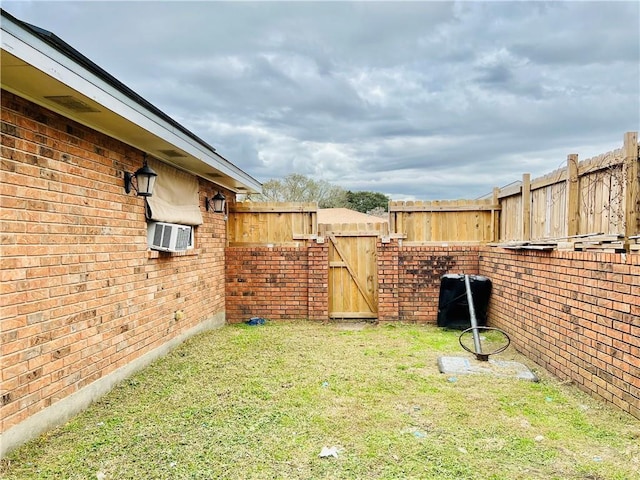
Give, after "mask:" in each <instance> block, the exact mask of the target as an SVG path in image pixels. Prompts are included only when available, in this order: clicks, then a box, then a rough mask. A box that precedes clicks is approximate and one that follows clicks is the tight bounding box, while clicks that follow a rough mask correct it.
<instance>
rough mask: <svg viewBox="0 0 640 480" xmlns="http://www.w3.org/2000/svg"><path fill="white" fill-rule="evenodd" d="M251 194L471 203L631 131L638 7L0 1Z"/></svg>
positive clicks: (639, 84) (639, 94) (639, 49)
mask: <svg viewBox="0 0 640 480" xmlns="http://www.w3.org/2000/svg"><path fill="white" fill-rule="evenodd" d="M2 8H4V9H5V10H7V11H8V12H9V13H11V14H12V15H14V16H16V17H17V18H19V19H20V20H24V21H26V22H29V23H32V24H35V25H37V26H39V27H42V28H45V29H47V30H49V31H51V32H53V33H54V34H56V35H57V36H59V37H60V38H62V39H63V40H64V41H66V42H67V43H69V44H70V45H71V46H73V47H74V48H76V49H77V50H79V51H80V52H81V53H82V54H84V55H85V56H87V57H89V58H90V59H91V60H93V61H94V62H95V63H97V64H98V65H100V66H101V67H102V68H104V69H105V70H107V71H108V72H109V73H111V74H112V75H114V76H115V77H116V78H118V79H119V80H121V81H122V82H123V83H125V84H126V85H127V86H129V87H130V88H132V89H133V90H135V91H136V92H137V93H138V94H140V95H141V96H143V97H144V98H146V99H147V100H149V101H150V102H151V103H153V104H154V105H155V106H157V107H158V108H160V109H161V110H163V111H164V112H165V113H167V114H169V115H170V116H172V117H173V118H174V119H176V120H177V121H178V122H180V123H182V124H183V125H184V126H185V127H187V128H188V129H189V130H191V131H192V132H194V133H195V134H197V135H198V136H200V137H201V138H203V139H204V140H206V141H207V142H208V143H210V144H211V145H213V146H214V147H216V149H217V150H218V152H220V153H221V154H222V155H224V156H225V157H226V158H227V159H229V160H230V161H232V162H233V163H235V164H236V165H238V166H239V167H240V168H242V169H243V170H244V171H246V172H247V173H248V174H250V175H252V176H253V177H255V178H256V179H257V180H259V181H261V182H264V181H266V180H269V179H272V178H281V177H284V176H286V175H289V174H291V173H300V174H303V175H307V176H310V177H313V178H315V179H322V180H326V181H328V182H330V183H333V184H335V185H339V186H342V187H344V188H345V189H349V190H353V191H359V190H368V191H375V192H382V193H384V194H387V195H389V196H390V197H391V198H392V199H394V200H406V199H423V200H434V199H456V198H477V197H479V196H481V195H484V194H487V193H489V192H490V191H491V190H492V188H493V187H494V186H498V187H500V186H504V185H507V184H509V183H511V182H513V181H517V180H519V179H521V178H522V174H523V173H531V174H532V176H533V177H534V178H535V177H536V176H540V175H543V174H545V173H548V172H551V171H552V170H555V169H556V168H558V167H561V166H563V165H564V164H565V163H566V157H567V155H568V154H570V153H578V154H579V156H580V159H586V158H590V157H592V156H595V155H598V154H600V153H605V152H607V151H610V150H614V149H616V148H619V147H621V145H622V139H623V135H624V132H626V131H637V130H638V129H639V128H640V34H639V31H638V30H639V29H638V26H639V25H640V3H639V2H637V1H628V2H609V1H603V2H593V1H589V2H576V1H572V2H559V1H553V2H539V1H527V2H498V1H493V2H480V1H464V2H430V1H423V2H396V1H392V2H355V3H347V2H336V1H325V2H214V1H199V2H187V1H183V2H164V1H141V2H121V1H119V2H114V1H111V2H93V1H82V2H65V1H55V2H54V1H49V2H43V1H19V2H16V1H8V0H3V1H2Z"/></svg>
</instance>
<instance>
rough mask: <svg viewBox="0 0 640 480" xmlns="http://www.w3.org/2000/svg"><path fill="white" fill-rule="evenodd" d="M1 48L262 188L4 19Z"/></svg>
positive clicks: (205, 160) (160, 135)
mask: <svg viewBox="0 0 640 480" xmlns="http://www.w3.org/2000/svg"><path fill="white" fill-rule="evenodd" d="M2 48H3V49H4V50H6V51H7V52H9V53H11V54H12V55H14V56H16V57H17V58H19V59H21V60H23V61H24V62H26V63H28V64H30V65H32V66H33V67H35V68H37V69H38V70H40V71H42V72H43V73H45V74H47V75H49V76H51V77H53V78H55V79H56V80H58V81H60V82H62V83H63V84H65V85H67V86H68V87H69V88H72V89H73V90H75V91H77V92H79V93H81V94H83V95H85V96H87V97H88V98H90V99H92V100H94V101H95V102H97V103H99V104H100V105H102V106H103V107H104V108H106V109H108V110H111V111H112V112H114V113H116V114H117V115H120V116H121V117H123V118H125V119H127V120H128V121H130V122H132V123H135V124H136V125H139V126H140V127H142V128H144V129H145V130H147V131H148V132H150V133H152V134H154V135H156V136H158V137H160V138H162V139H164V140H166V141H167V142H169V143H171V144H172V145H175V146H176V147H177V148H179V149H181V150H183V151H185V152H188V153H189V154H191V155H193V156H194V157H196V158H198V159H200V160H201V161H203V162H204V163H206V164H208V165H209V166H211V167H213V168H215V169H217V170H219V171H220V172H222V173H224V174H226V175H228V176H230V177H231V178H233V179H235V180H237V181H239V182H241V183H243V184H246V185H248V186H250V187H252V188H254V189H257V190H260V189H261V185H260V184H259V183H258V182H257V181H256V180H255V179H253V178H251V177H250V176H249V175H248V174H246V173H245V172H243V171H242V170H240V169H239V168H238V167H236V166H235V165H233V164H232V163H230V162H229V161H228V160H226V159H224V158H223V157H220V156H219V155H218V154H217V153H215V152H214V151H213V150H212V149H210V148H207V147H206V146H205V145H202V144H201V143H198V142H196V141H195V140H193V139H191V138H189V137H188V136H186V135H185V134H184V133H183V132H181V131H179V130H177V129H176V128H175V127H174V126H173V125H171V124H169V123H167V122H165V121H164V120H162V119H161V118H159V117H158V116H157V115H155V114H154V113H153V112H150V111H149V110H147V109H145V108H144V107H142V106H141V105H139V104H138V103H136V102H135V101H133V100H132V99H130V98H129V97H127V96H126V95H124V94H123V93H122V92H120V91H119V90H117V89H116V88H114V87H113V86H111V85H109V84H108V83H106V82H105V81H104V80H102V79H101V78H99V77H98V76H96V75H95V74H93V73H91V72H88V71H86V70H85V69H84V68H83V67H81V66H79V65H78V64H77V63H76V62H74V61H73V60H72V59H70V58H69V57H67V56H66V55H64V54H62V53H61V52H59V51H58V50H56V49H55V48H53V47H51V46H50V45H48V44H47V43H46V42H44V41H43V40H41V39H40V38H38V37H36V36H34V35H32V34H30V33H29V32H27V31H25V30H24V29H23V28H22V27H20V26H19V25H16V24H15V23H13V22H11V21H10V20H8V19H7V18H3V19H2Z"/></svg>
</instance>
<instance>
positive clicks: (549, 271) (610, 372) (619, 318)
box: [480, 247, 640, 418]
mask: <svg viewBox="0 0 640 480" xmlns="http://www.w3.org/2000/svg"><path fill="white" fill-rule="evenodd" d="M480 273H481V274H482V275H486V276H487V277H489V278H490V279H491V281H492V283H493V292H492V296H491V300H490V305H489V319H490V324H491V325H492V326H496V327H499V328H502V329H504V330H505V331H506V332H507V333H508V334H509V335H510V337H511V339H512V342H513V344H514V346H515V347H516V349H518V350H519V351H521V352H522V353H524V354H525V355H526V356H527V357H529V358H530V359H532V360H533V361H535V362H536V363H537V364H539V365H541V366H542V367H544V368H545V369H546V370H548V371H550V372H551V373H553V374H554V375H556V376H557V377H559V378H560V379H563V380H569V381H572V382H574V383H575V384H576V385H577V386H578V387H580V388H581V389H582V390H584V391H586V392H588V393H590V394H591V395H593V396H596V397H599V398H601V399H603V400H605V401H607V402H610V403H613V404H615V405H616V406H618V407H619V408H621V409H622V410H624V411H626V412H629V413H630V414H632V415H633V416H635V417H637V418H640V254H627V255H621V254H608V253H592V252H526V253H525V252H513V251H510V250H503V249H497V248H489V247H483V248H482V249H481V251H480Z"/></svg>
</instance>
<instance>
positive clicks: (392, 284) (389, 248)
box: [376, 239, 399, 322]
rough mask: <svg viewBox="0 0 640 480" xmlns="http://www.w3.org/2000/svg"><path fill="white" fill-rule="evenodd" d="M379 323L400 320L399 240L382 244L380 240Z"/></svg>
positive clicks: (378, 245)
mask: <svg viewBox="0 0 640 480" xmlns="http://www.w3.org/2000/svg"><path fill="white" fill-rule="evenodd" d="M376 249H377V250H378V321H380V322H389V321H397V320H399V302H398V288H399V283H398V279H399V266H398V240H397V239H393V240H391V242H390V243H382V242H381V241H380V239H378V241H377V243H376Z"/></svg>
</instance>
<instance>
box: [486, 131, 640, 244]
mask: <svg viewBox="0 0 640 480" xmlns="http://www.w3.org/2000/svg"><path fill="white" fill-rule="evenodd" d="M639 191H640V189H639V178H638V135H637V132H629V133H627V134H625V137H624V146H623V147H622V148H619V149H617V150H614V151H612V152H608V153H605V154H602V155H599V156H597V157H594V158H591V159H589V160H585V161H583V162H579V161H578V155H576V154H571V155H569V156H568V157H567V165H566V167H565V168H562V169H559V170H556V171H554V172H551V173H549V174H547V175H545V176H543V177H540V178H537V179H534V180H531V178H530V175H529V174H524V175H523V176H522V181H521V182H519V184H517V185H514V186H512V187H509V188H505V189H502V190H499V191H498V199H499V201H500V205H501V207H502V208H501V220H500V241H502V242H508V241H528V240H541V239H552V238H555V239H557V238H576V237H581V236H589V235H594V234H598V235H608V236H609V237H610V238H625V237H626V238H630V237H633V236H634V235H636V234H637V233H638V232H639V231H640V223H639V215H638V213H639V211H640V208H639V207H638V201H639V199H640V196H639V193H638V192H639Z"/></svg>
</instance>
